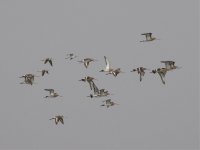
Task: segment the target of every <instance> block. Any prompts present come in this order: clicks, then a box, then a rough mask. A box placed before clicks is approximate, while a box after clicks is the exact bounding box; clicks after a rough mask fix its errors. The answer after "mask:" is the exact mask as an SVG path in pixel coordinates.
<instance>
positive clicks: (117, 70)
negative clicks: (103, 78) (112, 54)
mask: <svg viewBox="0 0 200 150" xmlns="http://www.w3.org/2000/svg"><path fill="white" fill-rule="evenodd" d="M119 73H124V72H123V71H121V69H120V68H117V69H115V70H114V69H112V70H110V71H109V72H108V73H107V74H106V75H108V74H112V75H113V76H114V77H117V75H118V74H119Z"/></svg>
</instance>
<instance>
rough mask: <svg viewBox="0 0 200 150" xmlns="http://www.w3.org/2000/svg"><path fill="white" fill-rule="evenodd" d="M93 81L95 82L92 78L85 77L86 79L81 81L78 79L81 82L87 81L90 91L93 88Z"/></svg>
mask: <svg viewBox="0 0 200 150" xmlns="http://www.w3.org/2000/svg"><path fill="white" fill-rule="evenodd" d="M93 80H96V79H95V78H93V77H90V76H86V77H84V78H83V79H80V80H79V81H83V82H86V81H87V82H88V83H89V86H90V89H91V90H92V88H93V86H92V84H93V83H92V82H93Z"/></svg>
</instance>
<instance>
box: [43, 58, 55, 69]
mask: <svg viewBox="0 0 200 150" xmlns="http://www.w3.org/2000/svg"><path fill="white" fill-rule="evenodd" d="M41 61H44V64H46V63H47V62H48V63H49V64H50V65H51V66H52V67H53V59H52V58H45V59H43V60H41Z"/></svg>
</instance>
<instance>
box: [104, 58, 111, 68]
mask: <svg viewBox="0 0 200 150" xmlns="http://www.w3.org/2000/svg"><path fill="white" fill-rule="evenodd" d="M104 59H105V63H106V70H108V71H109V69H110V62H109V61H108V59H107V58H106V56H104Z"/></svg>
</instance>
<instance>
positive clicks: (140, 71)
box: [131, 67, 149, 82]
mask: <svg viewBox="0 0 200 150" xmlns="http://www.w3.org/2000/svg"><path fill="white" fill-rule="evenodd" d="M145 70H149V69H147V68H144V67H138V68H136V69H133V70H132V71H131V72H135V71H137V73H138V74H139V75H140V82H141V81H142V77H143V76H144V75H145Z"/></svg>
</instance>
